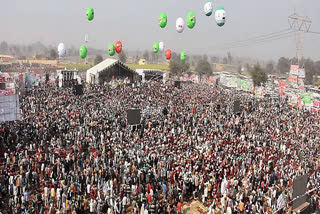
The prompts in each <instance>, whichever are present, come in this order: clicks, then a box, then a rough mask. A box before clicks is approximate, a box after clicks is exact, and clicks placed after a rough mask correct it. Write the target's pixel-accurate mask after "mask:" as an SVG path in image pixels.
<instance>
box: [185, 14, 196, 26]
mask: <svg viewBox="0 0 320 214" xmlns="http://www.w3.org/2000/svg"><path fill="white" fill-rule="evenodd" d="M187 24H188V27H189V28H190V29H192V28H194V26H195V25H196V15H195V14H194V13H193V12H190V13H188V16H187Z"/></svg>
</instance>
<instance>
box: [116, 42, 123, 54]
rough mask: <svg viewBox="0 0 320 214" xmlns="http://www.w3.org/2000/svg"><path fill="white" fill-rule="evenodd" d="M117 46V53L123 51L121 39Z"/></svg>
mask: <svg viewBox="0 0 320 214" xmlns="http://www.w3.org/2000/svg"><path fill="white" fill-rule="evenodd" d="M115 46H116V52H117V53H121V51H122V43H121V42H120V41H117V42H116V45H115Z"/></svg>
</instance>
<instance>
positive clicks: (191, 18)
mask: <svg viewBox="0 0 320 214" xmlns="http://www.w3.org/2000/svg"><path fill="white" fill-rule="evenodd" d="M203 9H204V13H205V15H206V16H211V15H212V13H213V4H212V2H211V1H210V0H207V1H206V3H205V5H204V7H203ZM186 20H187V26H188V28H189V29H193V28H194V27H195V26H196V20H197V19H196V15H195V14H194V13H193V12H189V13H188V15H187V18H186ZM215 21H216V23H217V25H218V26H220V27H222V26H223V25H224V24H225V21H226V12H225V10H224V8H223V7H218V8H217V10H216V12H215ZM167 23H168V17H167V15H166V14H165V13H161V14H160V16H159V25H160V27H161V28H165V27H166V26H167ZM184 29H185V20H184V19H183V18H182V17H179V18H177V20H176V31H177V32H178V33H182V32H183V31H184ZM160 49H161V48H160V43H158V42H155V43H154V44H153V52H154V53H158V52H159V50H160ZM162 49H163V48H162ZM170 58H171V50H170V49H168V50H167V51H166V59H170ZM185 59H186V53H185V52H184V51H182V52H181V53H180V60H181V61H182V62H184V61H185Z"/></svg>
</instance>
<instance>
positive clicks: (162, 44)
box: [159, 42, 164, 51]
mask: <svg viewBox="0 0 320 214" xmlns="http://www.w3.org/2000/svg"><path fill="white" fill-rule="evenodd" d="M159 50H160V51H163V50H164V43H163V42H159Z"/></svg>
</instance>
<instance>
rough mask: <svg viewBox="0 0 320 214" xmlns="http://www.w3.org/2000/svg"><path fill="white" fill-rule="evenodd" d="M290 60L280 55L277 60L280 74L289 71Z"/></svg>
mask: <svg viewBox="0 0 320 214" xmlns="http://www.w3.org/2000/svg"><path fill="white" fill-rule="evenodd" d="M290 64H291V63H290V60H289V59H288V58H285V57H281V58H280V59H279V60H278V65H277V69H278V71H279V72H280V74H286V73H288V72H289V71H290Z"/></svg>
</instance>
